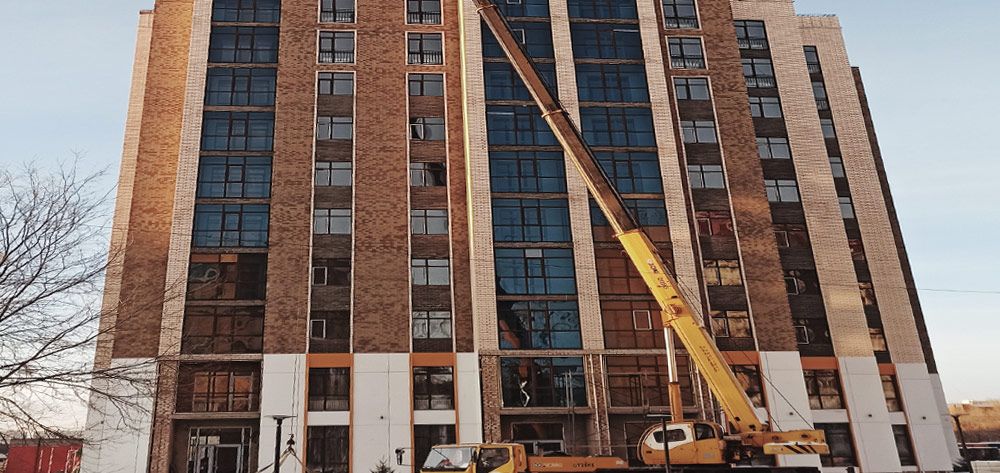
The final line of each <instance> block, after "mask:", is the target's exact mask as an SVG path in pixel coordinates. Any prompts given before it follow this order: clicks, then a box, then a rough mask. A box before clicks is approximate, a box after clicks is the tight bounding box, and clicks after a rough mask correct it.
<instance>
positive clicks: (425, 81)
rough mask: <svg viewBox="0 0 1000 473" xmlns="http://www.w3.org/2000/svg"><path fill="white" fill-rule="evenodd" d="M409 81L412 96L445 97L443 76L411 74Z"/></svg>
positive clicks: (408, 77)
mask: <svg viewBox="0 0 1000 473" xmlns="http://www.w3.org/2000/svg"><path fill="white" fill-rule="evenodd" d="M407 80H408V82H409V90H410V95H411V96H433V97H441V96H443V95H444V76H443V75H441V74H410V75H409V76H407Z"/></svg>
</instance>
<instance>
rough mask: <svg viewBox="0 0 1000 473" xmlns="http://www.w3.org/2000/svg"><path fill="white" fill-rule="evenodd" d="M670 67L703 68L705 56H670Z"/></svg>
mask: <svg viewBox="0 0 1000 473" xmlns="http://www.w3.org/2000/svg"><path fill="white" fill-rule="evenodd" d="M670 67H673V68H674V69H704V68H705V58H683V57H681V58H670Z"/></svg>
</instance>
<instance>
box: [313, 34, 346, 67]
mask: <svg viewBox="0 0 1000 473" xmlns="http://www.w3.org/2000/svg"><path fill="white" fill-rule="evenodd" d="M319 62H320V63H324V64H350V63H352V62H354V32H353V31H320V32H319Z"/></svg>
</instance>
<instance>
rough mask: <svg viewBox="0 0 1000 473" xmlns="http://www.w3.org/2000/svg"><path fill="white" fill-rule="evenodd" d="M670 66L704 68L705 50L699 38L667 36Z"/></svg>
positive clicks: (674, 67)
mask: <svg viewBox="0 0 1000 473" xmlns="http://www.w3.org/2000/svg"><path fill="white" fill-rule="evenodd" d="M667 45H668V46H669V49H670V67H671V68H673V69H704V68H705V51H704V50H703V49H702V46H701V38H669V39H668V40H667Z"/></svg>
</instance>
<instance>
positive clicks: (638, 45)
mask: <svg viewBox="0 0 1000 473" xmlns="http://www.w3.org/2000/svg"><path fill="white" fill-rule="evenodd" d="M570 35H571V37H572V41H573V56H574V57H576V58H577V59H642V57H643V55H642V39H641V38H640V37H639V28H638V27H637V26H635V25H622V24H617V23H570Z"/></svg>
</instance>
